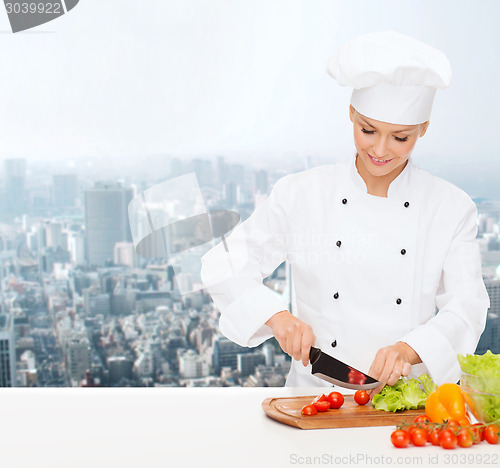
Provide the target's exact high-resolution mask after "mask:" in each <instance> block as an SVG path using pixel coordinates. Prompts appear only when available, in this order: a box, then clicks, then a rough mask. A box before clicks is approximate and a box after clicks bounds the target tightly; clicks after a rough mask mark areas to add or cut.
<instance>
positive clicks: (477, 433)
mask: <svg viewBox="0 0 500 468" xmlns="http://www.w3.org/2000/svg"><path fill="white" fill-rule="evenodd" d="M469 427H470V430H471V431H472V434H473V437H472V439H473V442H474V443H475V444H479V443H480V442H481V441H482V440H483V432H484V425H483V424H481V423H476V424H472V426H469Z"/></svg>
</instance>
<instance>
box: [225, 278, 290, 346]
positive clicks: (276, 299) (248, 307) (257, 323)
mask: <svg viewBox="0 0 500 468" xmlns="http://www.w3.org/2000/svg"><path fill="white" fill-rule="evenodd" d="M282 310H288V305H287V304H286V303H285V302H284V301H283V300H282V299H281V297H280V296H279V295H278V294H277V293H275V292H273V291H272V290H271V289H269V288H268V287H266V286H264V285H259V286H257V287H254V288H252V289H249V290H248V291H246V292H245V293H244V294H242V295H241V296H239V297H238V298H237V299H236V300H234V301H233V302H232V303H231V304H230V305H229V306H228V307H227V308H226V310H225V311H224V313H222V315H221V317H220V322H219V328H220V331H221V333H222V334H223V335H224V336H226V337H227V338H229V339H230V340H231V341H234V342H235V343H237V344H239V345H240V346H248V347H255V346H258V345H259V344H261V343H263V342H264V341H265V340H267V339H268V338H271V337H272V336H273V333H272V330H271V328H270V327H268V326H267V325H266V324H265V322H267V320H269V319H270V318H271V317H272V316H273V315H274V314H276V313H278V312H281V311H282Z"/></svg>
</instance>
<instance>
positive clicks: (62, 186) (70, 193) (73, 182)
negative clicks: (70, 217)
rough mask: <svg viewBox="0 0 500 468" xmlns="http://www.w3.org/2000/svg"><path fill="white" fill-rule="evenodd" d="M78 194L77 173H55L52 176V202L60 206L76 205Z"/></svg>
mask: <svg viewBox="0 0 500 468" xmlns="http://www.w3.org/2000/svg"><path fill="white" fill-rule="evenodd" d="M77 196H78V177H77V175H76V174H54V175H53V176H52V203H53V204H54V206H57V207H60V208H68V207H74V206H75V205H76V198H77Z"/></svg>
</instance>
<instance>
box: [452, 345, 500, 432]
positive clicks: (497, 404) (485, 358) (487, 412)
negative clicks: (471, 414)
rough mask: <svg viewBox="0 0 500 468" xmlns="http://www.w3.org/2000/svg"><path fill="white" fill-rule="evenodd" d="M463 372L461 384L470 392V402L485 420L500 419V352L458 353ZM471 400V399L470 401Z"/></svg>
mask: <svg viewBox="0 0 500 468" xmlns="http://www.w3.org/2000/svg"><path fill="white" fill-rule="evenodd" d="M458 362H459V363H460V367H461V369H462V372H464V373H465V374H469V375H468V376H467V375H463V376H462V381H461V382H460V385H461V386H462V388H463V389H464V391H467V392H468V403H469V406H472V407H473V408H474V410H475V411H477V412H478V413H479V414H480V415H481V417H482V419H483V420H484V421H490V422H493V421H497V420H498V419H500V354H493V353H492V352H491V351H486V353H485V354H483V355H477V354H473V355H470V354H468V355H467V356H462V355H460V354H459V355H458ZM469 400H470V401H469Z"/></svg>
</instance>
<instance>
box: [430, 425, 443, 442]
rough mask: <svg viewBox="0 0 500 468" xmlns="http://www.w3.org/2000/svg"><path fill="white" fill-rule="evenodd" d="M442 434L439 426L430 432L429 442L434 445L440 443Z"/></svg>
mask: <svg viewBox="0 0 500 468" xmlns="http://www.w3.org/2000/svg"><path fill="white" fill-rule="evenodd" d="M440 435H441V429H439V428H438V427H436V428H434V429H432V431H431V432H429V442H430V443H431V444H432V445H439V436H440Z"/></svg>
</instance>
